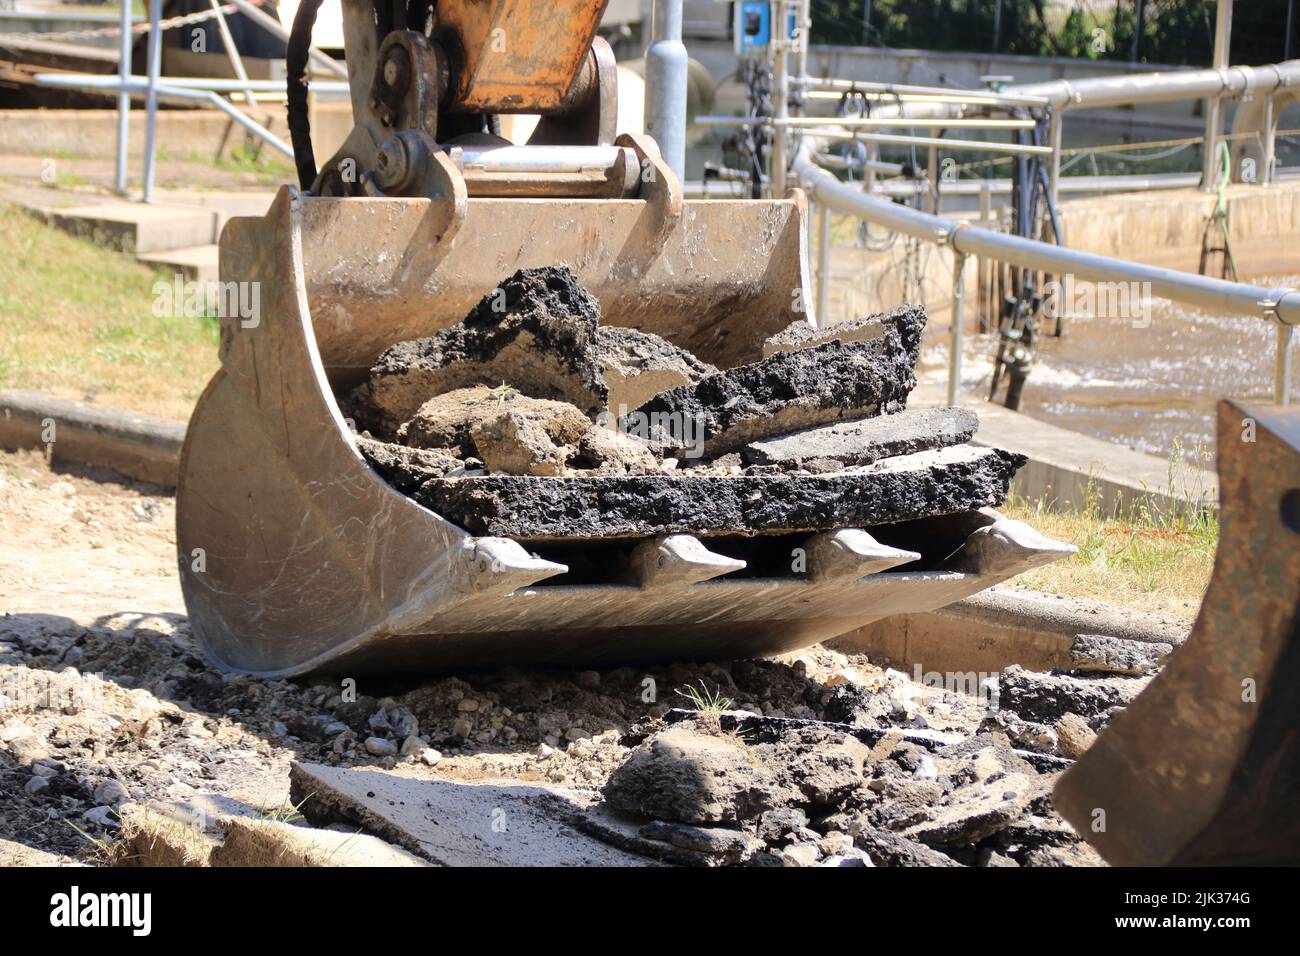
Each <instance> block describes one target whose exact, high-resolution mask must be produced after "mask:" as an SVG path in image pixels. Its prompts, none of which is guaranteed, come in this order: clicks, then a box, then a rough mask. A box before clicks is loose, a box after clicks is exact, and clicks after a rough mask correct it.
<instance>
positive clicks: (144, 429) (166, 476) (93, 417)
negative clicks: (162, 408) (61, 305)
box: [0, 390, 185, 488]
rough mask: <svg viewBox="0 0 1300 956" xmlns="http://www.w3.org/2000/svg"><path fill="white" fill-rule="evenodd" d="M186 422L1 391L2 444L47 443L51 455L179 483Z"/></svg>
mask: <svg viewBox="0 0 1300 956" xmlns="http://www.w3.org/2000/svg"><path fill="white" fill-rule="evenodd" d="M184 441H185V423H184V422H177V421H171V420H169V419H165V418H156V417H155V416H153V415H142V414H139V413H137V412H127V411H122V410H121V409H116V408H105V407H104V406H102V405H92V404H90V403H88V402H78V401H72V400H70V399H65V398H55V397H54V396H52V395H46V394H45V393H44V392H36V391H28V390H12V391H0V446H2V447H4V448H5V449H7V450H10V451H13V450H16V449H19V448H43V449H48V454H50V456H51V460H52V461H56V462H77V463H79V464H83V465H95V466H99V467H103V468H110V469H112V470H113V471H116V472H118V473H119V474H121V475H124V476H126V477H128V478H134V479H136V480H137V481H147V482H151V483H152V484H156V485H161V486H163V487H164V488H175V487H176V478H177V474H178V472H179V468H180V457H181V445H182V444H183V443H184Z"/></svg>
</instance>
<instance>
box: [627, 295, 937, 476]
mask: <svg viewBox="0 0 1300 956" xmlns="http://www.w3.org/2000/svg"><path fill="white" fill-rule="evenodd" d="M884 319H885V321H884V322H883V327H884V333H883V334H882V335H881V336H880V337H879V338H875V339H871V340H869V341H857V342H853V341H849V342H845V341H840V340H839V339H835V340H832V341H830V342H825V343H823V344H821V345H816V346H812V347H810V348H805V349H799V350H797V351H791V352H778V353H776V354H774V355H771V356H769V357H767V358H765V359H762V360H760V361H758V362H754V363H753V364H751V365H741V366H737V367H736V368H733V369H728V370H727V371H725V372H719V373H718V374H717V375H710V376H709V377H708V378H706V379H704V380H703V381H701V382H700V383H699V384H698V385H694V386H682V387H679V388H675V389H672V390H671V391H668V392H664V393H663V394H662V395H658V396H656V397H655V398H653V399H651V400H650V401H648V402H646V403H645V404H644V405H642V406H641V407H640V408H638V409H637V410H636V412H634V413H632V415H631V416H624V417H625V419H627V421H626V422H625V424H626V426H627V429H628V430H634V429H635V428H637V427H641V426H642V425H644V423H647V422H648V423H651V425H652V426H653V425H654V424H655V423H667V424H666V425H662V426H661V427H662V428H664V429H665V430H666V431H667V433H668V434H667V435H665V436H660V435H658V434H656V435H654V436H652V437H654V438H655V439H656V440H658V441H662V442H664V446H665V447H664V453H665V455H670V456H672V455H676V456H681V455H684V454H686V453H687V452H690V453H691V454H695V455H698V454H702V455H703V457H705V458H716V457H717V456H718V455H723V454H726V453H727V452H731V451H736V450H737V449H739V448H741V447H742V446H744V445H745V444H747V443H748V442H751V441H755V440H757V439H761V438H767V437H769V436H772V435H782V434H786V433H788V432H792V431H796V430H799V429H805V428H812V427H814V426H817V425H824V424H827V423H829V422H832V421H836V420H840V419H857V418H863V417H866V416H868V415H874V414H877V413H878V412H888V411H894V410H897V409H900V408H902V407H903V405H904V404H905V403H906V401H907V395H908V393H909V392H911V390H912V389H913V388H914V387H915V386H916V375H915V368H916V363H917V360H918V358H919V356H920V343H921V334H922V333H923V332H924V330H925V312H924V310H922V309H914V310H899V311H898V312H894V313H889V314H888V315H887V316H885V317H884ZM646 437H651V436H646ZM701 445H702V448H701V447H700V446H701Z"/></svg>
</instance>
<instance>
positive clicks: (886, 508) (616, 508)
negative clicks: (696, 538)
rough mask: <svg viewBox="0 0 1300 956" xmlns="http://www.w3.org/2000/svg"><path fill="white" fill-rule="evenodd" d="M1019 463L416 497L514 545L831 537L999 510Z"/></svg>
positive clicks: (504, 487)
mask: <svg viewBox="0 0 1300 956" xmlns="http://www.w3.org/2000/svg"><path fill="white" fill-rule="evenodd" d="M1022 464H1024V458H1022V457H1021V456H1019V455H1014V454H1011V453H1009V452H1004V451H1000V450H998V449H977V448H973V447H971V446H958V447H955V448H944V449H940V450H937V451H927V452H920V453H918V454H915V455H906V456H903V457H900V458H891V459H888V460H886V461H881V462H877V463H875V464H873V465H869V466H867V467H865V468H861V469H856V470H852V471H843V472H837V473H834V474H827V475H738V476H717V475H702V476H692V475H690V474H683V475H677V476H670V475H626V476H596V477H569V478H549V477H532V476H527V477H521V476H514V475H485V476H482V477H472V478H453V479H443V478H432V479H430V480H428V481H426V482H425V483H424V484H423V485H422V486H421V487H420V489H419V491H417V492H416V493H415V496H414V497H415V499H416V500H417V501H419V502H420V503H421V504H423V505H425V506H426V507H428V508H430V509H432V510H433V511H435V512H437V513H438V514H440V515H442V516H443V517H445V518H447V519H448V520H450V521H454V522H456V523H457V524H459V525H461V526H462V527H464V528H466V529H467V530H469V531H471V532H473V533H474V534H484V535H502V536H507V537H517V538H550V539H557V538H558V539H563V538H613V537H639V536H644V535H654V534H665V533H674V532H685V533H691V534H704V535H709V534H753V533H770V532H794V531H825V530H829V529H833V528H844V527H867V526H871V525H879V524H886V523H892V522H897V521H906V520H910V519H913V518H925V517H935V516H939V515H946V514H954V513H957V512H962V511H968V510H971V509H975V508H983V507H986V506H991V505H997V504H1000V503H1001V502H1002V501H1003V500H1004V499H1005V497H1006V494H1007V486H1008V483H1009V482H1010V480H1011V477H1012V475H1014V474H1015V472H1016V469H1018V468H1019V467H1020V466H1021V465H1022Z"/></svg>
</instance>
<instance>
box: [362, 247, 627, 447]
mask: <svg viewBox="0 0 1300 956" xmlns="http://www.w3.org/2000/svg"><path fill="white" fill-rule="evenodd" d="M599 317H600V305H599V304H598V303H597V302H596V300H595V299H594V298H592V296H591V294H590V293H588V292H587V290H586V289H584V288H582V286H580V285H579V284H578V280H577V277H576V276H574V274H573V273H572V272H571V271H570V270H569V269H567V268H565V267H562V266H551V267H547V268H543V269H521V270H519V271H518V272H516V273H515V274H514V275H512V276H511V277H510V278H508V279H506V280H505V281H504V282H502V283H501V286H500V287H499V288H497V289H494V290H492V291H491V292H489V293H488V294H487V295H485V296H484V297H483V298H482V300H480V302H479V303H478V305H476V306H475V307H474V309H473V310H472V311H471V312H470V313H469V315H467V316H466V317H465V319H464V321H462V322H460V323H458V324H456V325H453V326H452V327H450V328H448V329H444V330H442V331H441V332H439V333H437V334H436V335H431V336H429V337H428V338H423V339H414V340H411V341H406V342H398V343H397V344H395V345H392V346H390V347H389V348H387V349H385V350H384V352H383V353H382V354H381V355H380V356H379V358H378V359H377V360H376V362H375V365H374V367H373V368H372V369H371V373H370V382H369V399H370V402H371V403H373V406H374V411H375V412H377V413H378V415H379V417H380V418H381V419H382V420H383V423H384V425H385V426H386V427H387V429H388V430H390V431H391V430H395V429H396V427H397V426H398V425H400V424H401V423H402V422H405V421H407V420H408V419H409V418H410V417H411V416H412V415H414V414H415V412H416V411H417V410H418V409H419V408H420V406H421V405H423V404H424V403H425V402H426V401H428V400H429V399H430V398H432V397H433V396H435V395H439V394H441V393H443V392H449V391H452V390H454V389H458V388H467V387H470V386H474V385H492V386H494V385H498V384H500V383H502V382H504V383H506V384H508V385H510V386H511V387H513V388H515V389H518V390H519V391H521V392H524V393H525V394H527V395H531V396H533V397H535V398H547V399H554V400H557V401H565V402H569V403H570V404H573V405H577V406H578V407H579V408H581V409H582V410H583V411H584V412H587V413H588V414H589V415H591V416H592V417H595V415H597V414H598V413H599V412H600V411H601V410H602V409H603V408H604V407H605V402H606V399H607V398H608V389H607V388H606V386H605V380H604V377H603V375H602V372H601V364H600V360H599V359H598V358H597V355H596V352H597V350H596V326H597V322H598V321H599Z"/></svg>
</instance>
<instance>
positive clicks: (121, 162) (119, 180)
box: [113, 0, 134, 196]
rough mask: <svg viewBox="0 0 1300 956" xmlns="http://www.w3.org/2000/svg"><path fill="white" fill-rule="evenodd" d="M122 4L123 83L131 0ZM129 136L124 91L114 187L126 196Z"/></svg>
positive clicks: (119, 112)
mask: <svg viewBox="0 0 1300 956" xmlns="http://www.w3.org/2000/svg"><path fill="white" fill-rule="evenodd" d="M119 2H120V3H121V4H122V19H121V26H120V27H119V29H120V30H121V33H120V35H119V36H118V38H117V41H118V42H117V76H118V78H119V79H120V80H122V81H123V82H126V81H127V80H129V79H130V78H131V38H132V37H133V36H134V34H133V33H132V32H131V0H119ZM130 135H131V97H130V95H129V94H127V92H126V91H125V90H123V91H122V92H121V93H119V94H118V95H117V169H116V174H115V176H114V180H113V181H114V186H115V188H116V189H117V191H118V192H119V193H120V194H121V195H123V196H125V195H126V156H127V151H128V146H129V139H130Z"/></svg>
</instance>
